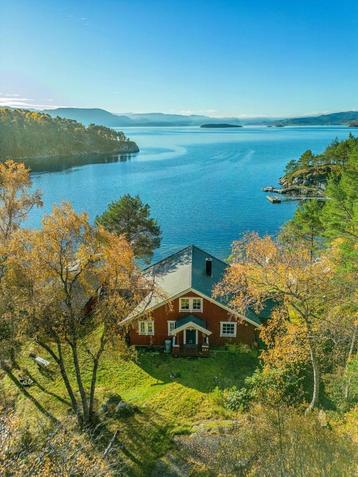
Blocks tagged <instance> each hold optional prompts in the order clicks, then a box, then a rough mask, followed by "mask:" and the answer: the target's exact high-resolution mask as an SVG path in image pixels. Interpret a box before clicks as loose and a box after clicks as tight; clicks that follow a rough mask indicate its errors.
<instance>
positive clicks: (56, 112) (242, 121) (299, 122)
mask: <svg viewBox="0 0 358 477" xmlns="http://www.w3.org/2000/svg"><path fill="white" fill-rule="evenodd" d="M42 112H44V113H47V114H49V115H51V116H53V117H56V116H60V117H63V118H67V119H74V120H76V121H79V122H81V123H82V124H84V125H88V124H91V123H94V124H98V125H102V126H107V127H129V126H201V125H202V124H214V123H217V122H218V121H220V123H230V124H233V125H262V126H265V125H266V126H331V125H349V124H350V123H351V122H354V121H357V120H358V111H347V112H340V113H331V114H321V115H319V116H303V117H297V118H230V117H228V118H213V117H209V116H202V115H194V114H193V115H183V114H165V113H136V114H133V113H118V114H114V113H110V112H109V111H106V110H104V109H99V108H57V109H46V110H44V111H42Z"/></svg>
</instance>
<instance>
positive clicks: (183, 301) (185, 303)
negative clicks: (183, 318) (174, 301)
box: [180, 298, 190, 311]
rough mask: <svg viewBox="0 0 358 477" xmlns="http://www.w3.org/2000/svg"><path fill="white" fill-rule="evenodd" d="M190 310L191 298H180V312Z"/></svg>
mask: <svg viewBox="0 0 358 477" xmlns="http://www.w3.org/2000/svg"><path fill="white" fill-rule="evenodd" d="M189 310H190V300H189V298H180V311H189Z"/></svg>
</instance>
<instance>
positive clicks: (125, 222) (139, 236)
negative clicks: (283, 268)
mask: <svg viewBox="0 0 358 477" xmlns="http://www.w3.org/2000/svg"><path fill="white" fill-rule="evenodd" d="M96 223H97V224H99V225H102V226H103V227H104V228H105V229H107V230H108V231H110V232H112V233H115V234H118V235H123V236H124V237H125V238H126V239H127V240H128V242H129V243H130V244H131V246H132V248H133V251H134V255H135V256H136V257H137V258H141V259H143V260H145V261H149V260H150V258H151V257H152V255H153V251H154V250H155V249H156V248H158V247H159V246H160V241H161V236H160V235H161V232H160V227H159V225H158V223H157V221H156V220H155V219H153V218H151V217H150V206H149V205H148V204H144V203H143V202H142V201H141V199H140V197H139V196H138V195H137V196H135V197H132V196H131V195H129V194H126V195H124V196H123V197H121V198H120V199H119V200H117V201H115V202H112V203H110V204H109V206H108V208H107V210H106V211H105V212H104V213H103V214H102V215H100V216H99V217H97V218H96Z"/></svg>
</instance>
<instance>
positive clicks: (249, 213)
mask: <svg viewBox="0 0 358 477" xmlns="http://www.w3.org/2000/svg"><path fill="white" fill-rule="evenodd" d="M124 131H125V132H126V134H127V135H128V136H129V137H130V138H131V139H133V140H135V141H136V142H137V143H138V145H139V147H140V149H141V152H140V153H139V154H138V155H136V156H135V157H132V158H131V159H130V160H128V161H125V162H114V163H108V164H92V165H85V166H80V167H72V168H70V169H67V170H65V171H61V172H50V173H40V174H33V183H34V188H39V189H41V190H42V192H43V197H44V202H45V206H44V207H43V208H42V209H37V210H34V211H33V212H32V213H31V215H30V217H29V220H28V225H29V226H32V227H37V226H39V224H40V220H41V217H42V215H43V214H45V213H48V212H49V211H50V210H51V207H52V205H53V204H55V203H60V202H62V201H71V202H72V204H73V205H74V207H75V209H76V210H78V211H88V213H89V215H90V218H91V220H93V219H94V218H95V217H96V215H97V214H100V213H101V212H102V211H103V210H104V209H105V208H106V206H107V204H108V203H109V202H111V201H112V200H115V199H118V198H119V197H120V196H121V195H123V194H125V193H130V194H139V195H140V197H141V198H142V200H143V201H145V202H147V203H149V204H150V206H151V209H152V215H153V216H154V217H156V218H157V219H158V221H159V223H160V226H161V229H162V233H163V240H162V246H161V248H160V249H159V250H158V251H157V252H156V254H155V258H161V257H163V256H165V255H166V254H168V253H170V252H172V251H175V250H177V249H179V248H181V247H184V246H186V245H188V244H192V243H194V244H196V245H198V246H200V247H202V248H204V249H206V250H208V251H210V252H211V253H213V254H215V255H217V256H219V257H222V258H225V257H227V255H228V254H229V252H230V244H231V243H232V241H233V240H235V239H238V238H239V237H240V236H241V235H242V233H244V232H246V231H252V230H255V231H257V232H259V233H260V234H276V233H277V231H278V230H279V228H280V227H281V225H282V224H283V223H284V222H286V221H287V220H288V219H289V218H290V217H291V216H292V214H293V212H294V210H295V207H296V205H295V203H292V202H288V203H283V204H276V205H273V204H270V203H269V202H268V201H267V200H266V198H265V196H266V194H264V193H263V192H261V188H262V187H264V186H267V185H273V184H277V179H278V178H279V177H280V176H281V175H282V173H283V169H284V166H285V164H286V163H287V161H289V160H290V159H297V158H298V156H299V155H300V154H302V153H303V152H304V151H305V150H306V149H308V148H310V149H312V150H313V152H315V153H318V152H320V151H323V149H324V148H325V147H326V146H327V145H328V144H329V143H330V142H331V141H332V140H334V139H335V138H336V137H337V138H339V139H343V138H346V137H347V136H348V134H349V132H350V130H349V129H347V128H343V127H324V128H323V127H322V128H320V127H311V128H309V127H307V128H305V127H300V128H293V127H292V128H291V127H287V128H266V127H256V128H255V127H247V128H242V129H228V130H220V129H217V130H203V129H200V128H184V127H183V128H124Z"/></svg>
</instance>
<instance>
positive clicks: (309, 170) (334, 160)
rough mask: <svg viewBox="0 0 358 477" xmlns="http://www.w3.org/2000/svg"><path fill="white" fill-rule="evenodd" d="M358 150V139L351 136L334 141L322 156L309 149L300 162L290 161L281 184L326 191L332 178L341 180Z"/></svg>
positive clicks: (287, 186) (286, 186)
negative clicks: (348, 162) (342, 174)
mask: <svg viewBox="0 0 358 477" xmlns="http://www.w3.org/2000/svg"><path fill="white" fill-rule="evenodd" d="M357 150H358V138H357V137H355V136H353V135H352V134H350V135H349V137H348V139H346V140H345V141H337V140H336V141H334V142H333V143H332V144H330V145H329V146H328V147H327V148H326V149H325V151H324V152H322V153H321V154H313V152H312V151H311V150H310V149H308V150H307V151H305V152H304V153H303V154H302V155H301V157H300V158H299V159H298V160H292V161H290V162H289V163H288V164H287V166H286V169H285V174H284V176H283V177H281V179H280V183H281V184H282V185H283V186H284V187H285V188H289V187H294V186H297V187H300V186H301V187H303V188H309V189H308V190H310V189H312V188H313V189H317V190H318V191H324V190H325V188H326V185H327V182H328V179H329V178H330V177H336V178H337V179H339V177H340V176H341V173H342V171H343V170H344V168H345V166H346V165H347V161H348V158H349V156H350V155H351V154H352V153H354V152H355V151H357Z"/></svg>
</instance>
